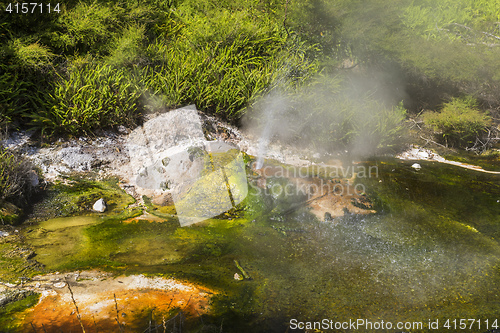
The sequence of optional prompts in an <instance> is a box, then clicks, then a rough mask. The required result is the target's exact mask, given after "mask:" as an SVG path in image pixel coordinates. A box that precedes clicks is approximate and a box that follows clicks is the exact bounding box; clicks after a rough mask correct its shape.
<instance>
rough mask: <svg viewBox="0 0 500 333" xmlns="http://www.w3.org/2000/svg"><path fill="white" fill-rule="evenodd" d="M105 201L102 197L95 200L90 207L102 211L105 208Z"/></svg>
mask: <svg viewBox="0 0 500 333" xmlns="http://www.w3.org/2000/svg"><path fill="white" fill-rule="evenodd" d="M106 208H107V207H106V202H105V201H104V199H103V198H101V199H99V200H97V201H96V202H95V203H94V206H92V209H93V210H95V211H96V212H99V213H103V212H104V211H105V210H106Z"/></svg>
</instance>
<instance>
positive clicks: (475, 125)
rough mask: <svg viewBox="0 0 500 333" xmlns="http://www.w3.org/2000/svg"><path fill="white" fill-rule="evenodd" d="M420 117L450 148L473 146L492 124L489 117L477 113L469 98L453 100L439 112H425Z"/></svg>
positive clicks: (472, 100)
mask: <svg viewBox="0 0 500 333" xmlns="http://www.w3.org/2000/svg"><path fill="white" fill-rule="evenodd" d="M422 117H423V119H424V122H425V124H426V125H428V126H432V127H433V128H434V130H435V131H437V132H438V133H439V135H441V137H442V139H443V141H444V142H446V143H447V144H451V145H452V146H468V145H470V144H473V143H474V141H475V139H476V138H477V137H478V136H480V135H481V134H482V133H484V132H485V131H486V129H487V128H488V126H490V125H491V123H492V119H491V117H490V116H488V115H487V114H485V113H483V112H481V111H479V110H478V109H477V102H476V100H475V99H473V98H471V97H465V98H454V99H452V100H451V101H450V102H448V103H445V104H444V105H443V108H442V110H441V111H440V112H432V111H427V112H425V113H424V114H423V115H422Z"/></svg>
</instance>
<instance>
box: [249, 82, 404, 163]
mask: <svg viewBox="0 0 500 333" xmlns="http://www.w3.org/2000/svg"><path fill="white" fill-rule="evenodd" d="M388 78H389V80H388ZM387 81H391V82H394V81H395V79H394V77H391V76H390V75H388V74H387V73H383V74H380V75H375V74H373V73H372V75H366V74H364V75H349V76H347V75H346V76H344V77H339V76H335V77H317V78H315V79H313V80H312V82H310V83H309V84H308V85H307V86H306V87H302V88H300V89H297V90H295V91H294V92H293V93H290V92H286V91H285V89H283V88H282V87H277V88H275V89H274V90H272V91H271V92H270V93H268V94H267V95H266V96H264V97H263V98H262V99H261V100H259V101H258V102H257V103H255V105H254V106H253V108H252V110H251V111H250V112H248V114H247V116H246V117H245V119H244V120H243V125H244V127H245V129H246V130H247V131H249V132H250V133H253V134H254V135H256V136H258V137H259V144H258V156H257V163H256V168H257V169H260V168H262V165H263V162H264V158H265V156H266V153H267V150H268V146H269V144H270V143H272V142H279V143H280V144H285V145H291V146H294V147H297V148H300V149H307V150H308V151H310V152H311V153H323V154H326V153H328V154H333V155H336V156H339V157H340V158H349V159H360V158H365V157H368V156H372V155H375V154H377V153H379V152H382V151H384V150H386V149H391V148H393V147H395V146H396V145H397V144H398V142H400V141H401V140H400V135H401V121H402V120H403V119H404V115H405V113H404V112H405V110H404V109H403V108H402V107H401V106H399V105H398V102H400V101H401V100H402V99H403V98H404V97H405V96H404V92H402V90H401V89H397V88H396V87H395V86H393V87H391V85H388V84H387Z"/></svg>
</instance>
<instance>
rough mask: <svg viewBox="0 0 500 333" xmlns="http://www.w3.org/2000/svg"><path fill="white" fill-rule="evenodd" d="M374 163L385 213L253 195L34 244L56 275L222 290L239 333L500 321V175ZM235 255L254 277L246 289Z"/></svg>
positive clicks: (73, 228)
mask: <svg viewBox="0 0 500 333" xmlns="http://www.w3.org/2000/svg"><path fill="white" fill-rule="evenodd" d="M368 163H369V164H370V165H372V166H373V165H375V166H377V167H378V171H379V172H378V177H376V178H358V180H357V181H358V183H360V184H363V185H364V186H365V187H366V190H367V193H368V194H369V196H370V197H371V198H372V200H373V201H374V203H375V206H376V208H377V210H378V213H377V214H372V215H363V216H361V215H349V214H348V215H345V216H344V217H339V218H335V219H333V221H326V222H325V221H318V220H317V219H316V218H315V216H314V215H313V214H311V213H310V212H309V211H308V210H307V208H306V207H302V208H299V209H295V210H293V211H292V212H290V211H289V207H290V206H291V205H296V203H297V202H300V201H301V200H303V198H302V197H290V196H288V197H287V196H276V195H272V194H263V193H261V194H260V195H257V194H256V193H255V192H252V191H250V195H249V196H248V197H247V199H246V200H245V202H244V203H243V204H242V205H240V207H239V208H240V210H239V211H236V212H233V213H232V214H228V215H222V216H220V217H219V218H218V219H210V220H208V221H206V222H204V223H202V224H198V225H193V226H190V227H184V228H181V227H179V225H178V222H177V221H176V219H175V218H164V219H163V221H162V222H159V221H147V220H138V221H132V222H130V223H122V222H121V221H120V220H113V219H108V220H104V221H103V222H101V223H99V224H95V223H96V220H93V221H91V219H88V218H70V219H68V220H61V219H56V220H50V221H47V222H44V223H45V224H44V223H42V224H41V225H40V226H39V227H41V228H43V229H37V230H35V231H33V232H32V233H30V234H29V237H28V239H29V242H30V243H31V244H32V245H33V246H34V247H35V248H36V252H37V254H38V255H37V257H36V259H37V260H39V261H41V262H42V263H44V264H46V265H47V268H48V269H52V270H64V269H81V268H88V267H96V266H98V267H104V268H106V267H107V268H108V269H112V270H115V271H121V272H127V273H144V272H145V273H151V274H163V275H166V276H174V277H178V278H185V279H189V280H190V281H194V282H198V283H202V284H205V285H207V286H210V287H217V288H221V290H223V291H224V293H223V295H219V296H217V297H214V299H213V309H214V312H213V313H212V315H213V317H211V318H212V319H211V320H212V323H215V325H216V326H217V325H220V324H221V322H222V320H224V321H223V322H224V327H225V329H226V330H227V331H229V332H232V331H234V332H236V331H238V332H244V331H248V332H255V331H256V330H257V331H281V332H284V331H286V329H287V326H288V325H289V323H290V320H291V319H292V318H295V319H298V320H299V321H320V320H322V319H323V318H327V319H331V320H334V321H348V320H349V319H351V320H356V319H360V318H362V319H368V320H371V321H380V320H384V321H385V322H387V321H391V322H394V323H396V322H398V321H419V322H420V321H421V322H423V323H424V326H423V330H413V331H429V329H428V328H427V327H426V326H425V325H427V323H428V321H429V320H436V319H439V321H440V322H441V323H444V322H445V321H446V319H455V318H456V319H460V318H470V319H481V320H485V319H489V320H490V323H491V322H492V320H494V319H495V318H498V314H499V313H500V302H499V301H498V300H499V295H500V203H499V202H498V200H500V182H499V180H500V176H497V175H488V174H484V173H479V172H475V171H472V170H466V169H463V168H458V167H454V166H449V165H442V164H438V163H434V162H422V163H421V165H422V169H421V170H420V171H416V170H414V169H412V168H411V164H412V163H410V162H405V161H398V160H394V159H388V160H383V161H380V160H379V161H372V162H368ZM273 181H283V180H282V179H281V180H280V179H277V180H273V179H269V180H268V185H271V184H272V183H273ZM71 219H74V220H71ZM63 221H66V223H63ZM85 223H88V224H86V225H84V224H85ZM62 225H64V228H62ZM235 259H236V260H238V262H239V263H240V264H241V266H242V267H243V268H244V269H245V271H246V272H247V273H248V274H249V275H250V276H251V278H252V280H245V281H236V280H234V278H233V276H234V273H240V271H239V269H238V267H236V265H235V263H234V260H235ZM240 274H241V273H240ZM499 319H500V318H499ZM483 327H484V325H483ZM441 328H442V327H441ZM345 331H348V330H345ZM364 331H370V330H364ZM389 331H390V330H389ZM392 331H394V330H392ZM410 331H411V330H410ZM432 331H433V332H440V331H449V330H447V329H444V328H442V329H440V330H432ZM473 331H478V332H481V331H486V329H481V330H479V329H476V330H473Z"/></svg>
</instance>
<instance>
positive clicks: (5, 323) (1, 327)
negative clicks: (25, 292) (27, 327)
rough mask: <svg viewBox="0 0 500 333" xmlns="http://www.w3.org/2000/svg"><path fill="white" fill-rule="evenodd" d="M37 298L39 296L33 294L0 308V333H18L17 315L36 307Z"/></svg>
mask: <svg viewBox="0 0 500 333" xmlns="http://www.w3.org/2000/svg"><path fill="white" fill-rule="evenodd" d="M39 298H40V295H38V294H34V295H30V296H28V297H26V298H24V299H22V300H19V301H17V302H13V303H9V304H7V305H6V306H4V307H0V331H1V332H5V333H10V332H19V329H20V325H19V321H17V319H18V318H17V314H18V313H21V312H22V311H24V310H25V309H29V308H31V307H32V306H34V305H36V303H37V302H38V299H39Z"/></svg>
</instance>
